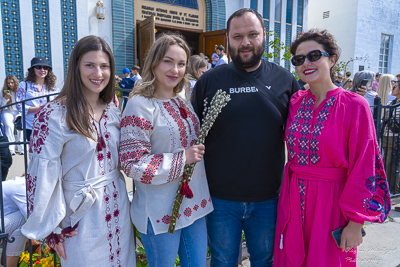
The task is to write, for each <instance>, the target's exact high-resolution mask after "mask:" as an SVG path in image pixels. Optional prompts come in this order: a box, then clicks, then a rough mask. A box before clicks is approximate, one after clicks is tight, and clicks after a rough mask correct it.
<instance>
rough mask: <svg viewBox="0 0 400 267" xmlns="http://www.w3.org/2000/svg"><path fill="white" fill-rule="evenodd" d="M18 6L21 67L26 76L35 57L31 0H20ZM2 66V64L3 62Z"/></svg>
mask: <svg viewBox="0 0 400 267" xmlns="http://www.w3.org/2000/svg"><path fill="white" fill-rule="evenodd" d="M19 8H20V16H21V39H22V57H23V61H24V68H23V69H24V76H26V75H25V74H26V73H27V71H28V68H29V67H30V66H31V59H32V58H34V57H35V38H34V33H33V14H32V1H23V0H20V1H19ZM50 19H51V17H50ZM50 24H51V22H50ZM3 52H4V50H3ZM2 66H4V63H3V65H2Z"/></svg>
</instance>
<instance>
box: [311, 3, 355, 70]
mask: <svg viewBox="0 0 400 267" xmlns="http://www.w3.org/2000/svg"><path fill="white" fill-rule="evenodd" d="M357 3H358V1H357V0H352V1H349V0H335V1H319V0H309V3H308V29H311V28H318V29H326V30H327V31H328V32H330V33H331V34H333V35H334V36H335V39H336V41H337V44H338V45H339V47H340V48H341V55H340V58H339V61H343V62H348V61H349V60H351V59H352V58H355V57H356V56H358V57H360V56H361V55H355V52H354V51H355V40H356V20H357ZM343 7H345V8H343ZM327 11H329V18H326V19H324V18H323V13H324V12H327ZM355 63H357V62H355ZM348 70H350V71H351V72H352V73H353V74H354V69H353V63H351V62H350V63H349V65H348ZM357 71H358V67H357Z"/></svg>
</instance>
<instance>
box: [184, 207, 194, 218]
mask: <svg viewBox="0 0 400 267" xmlns="http://www.w3.org/2000/svg"><path fill="white" fill-rule="evenodd" d="M183 214H184V215H185V216H186V217H190V216H191V215H192V209H191V208H186V209H185V211H184V212H183Z"/></svg>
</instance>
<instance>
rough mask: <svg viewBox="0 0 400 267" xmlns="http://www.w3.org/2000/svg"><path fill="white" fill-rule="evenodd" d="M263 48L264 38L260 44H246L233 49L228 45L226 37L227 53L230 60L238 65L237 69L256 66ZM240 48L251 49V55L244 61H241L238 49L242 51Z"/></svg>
mask: <svg viewBox="0 0 400 267" xmlns="http://www.w3.org/2000/svg"><path fill="white" fill-rule="evenodd" d="M264 49H265V38H264V40H263V42H262V44H261V45H260V46H257V47H252V46H251V45H248V46H245V47H241V48H239V49H238V50H237V51H235V50H234V49H233V48H232V47H231V46H230V45H229V39H228V51H229V55H230V56H231V58H232V61H233V63H234V64H235V66H236V67H238V68H239V69H249V68H252V67H254V66H256V65H257V64H258V63H259V62H260V60H261V57H262V56H263V54H264ZM242 50H249V51H253V55H252V56H251V57H250V58H249V59H247V60H246V61H243V59H242V57H241V56H240V51H242Z"/></svg>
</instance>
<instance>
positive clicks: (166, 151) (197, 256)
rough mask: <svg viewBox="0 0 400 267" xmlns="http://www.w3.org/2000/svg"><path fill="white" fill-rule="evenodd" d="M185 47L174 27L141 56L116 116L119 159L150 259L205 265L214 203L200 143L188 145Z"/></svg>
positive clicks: (192, 129)
mask: <svg viewBox="0 0 400 267" xmlns="http://www.w3.org/2000/svg"><path fill="white" fill-rule="evenodd" d="M189 56H190V51H189V48H188V46H187V44H186V43H185V41H183V39H182V38H181V37H179V36H176V35H162V36H161V37H159V38H158V39H157V41H156V42H155V43H154V44H153V46H152V47H151V48H150V50H149V53H148V55H147V57H146V59H145V61H144V69H143V75H142V77H143V79H142V84H140V85H139V86H136V87H135V88H134V89H133V91H132V92H131V98H130V99H129V101H128V104H127V106H126V108H125V111H124V113H123V116H122V121H121V144H120V162H121V165H122V167H123V169H124V171H125V173H126V174H127V175H128V176H129V177H131V178H133V179H134V182H135V187H136V192H135V194H134V198H133V203H132V207H131V217H132V221H133V223H134V224H135V226H136V228H137V229H138V230H139V232H140V235H141V237H142V242H143V245H144V248H145V251H146V255H147V259H148V261H149V266H152V267H158V266H162V267H165V266H166V267H172V266H174V263H175V259H176V256H177V254H179V259H180V263H181V266H202V267H203V266H205V265H206V254H207V230H206V223H205V216H206V215H207V214H208V213H210V212H211V211H212V210H213V206H212V203H211V198H210V194H209V191H208V185H207V180H206V174H205V169H204V162H203V160H202V158H203V155H204V151H205V150H204V145H192V144H193V142H194V140H195V138H196V136H197V134H198V132H199V120H198V118H197V116H196V114H195V112H194V111H193V108H192V106H191V104H190V102H186V101H185V100H183V99H182V98H181V97H180V96H179V95H178V93H180V92H181V91H182V88H183V87H184V86H185V87H186V88H190V86H189V83H188V80H187V79H186V78H185V74H186V72H187V68H186V67H187V64H188V58H189ZM192 162H198V163H197V165H196V167H195V170H194V173H193V176H192V177H193V180H192V181H191V182H190V184H189V185H190V187H191V189H192V191H193V195H194V197H193V198H191V199H188V198H184V199H183V202H182V205H181V208H180V210H179V215H178V218H177V222H176V228H175V229H176V231H175V233H174V234H170V233H167V231H168V224H169V222H170V219H171V214H172V206H173V205H174V199H175V194H176V191H177V189H178V185H179V182H180V181H181V179H182V174H183V169H184V166H185V164H190V163H192Z"/></svg>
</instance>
